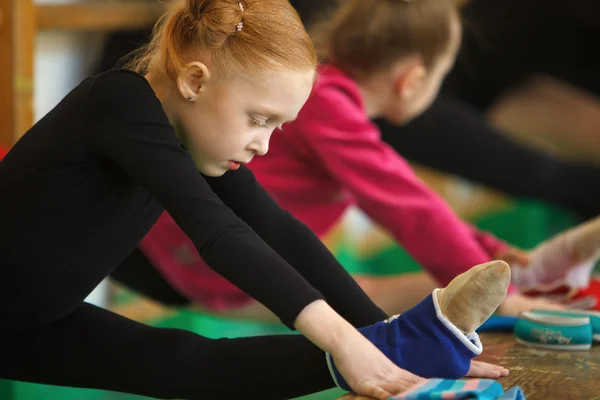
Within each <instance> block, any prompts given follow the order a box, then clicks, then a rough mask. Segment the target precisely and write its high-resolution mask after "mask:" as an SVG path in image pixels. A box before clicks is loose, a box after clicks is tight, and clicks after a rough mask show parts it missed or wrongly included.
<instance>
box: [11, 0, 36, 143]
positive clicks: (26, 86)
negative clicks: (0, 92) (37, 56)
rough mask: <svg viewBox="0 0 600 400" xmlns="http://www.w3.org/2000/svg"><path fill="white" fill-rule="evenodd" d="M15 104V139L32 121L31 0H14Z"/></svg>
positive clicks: (33, 10)
mask: <svg viewBox="0 0 600 400" xmlns="http://www.w3.org/2000/svg"><path fill="white" fill-rule="evenodd" d="M14 16H15V21H16V24H15V26H14V27H13V32H15V36H14V42H15V47H16V51H15V59H14V71H15V73H14V79H15V81H14V91H15V92H14V98H13V101H14V104H15V113H16V115H15V120H16V124H15V132H14V133H15V137H14V139H15V140H16V139H18V138H20V137H21V135H23V134H24V133H25V132H26V131H27V130H28V129H29V128H31V126H32V125H33V103H34V101H33V68H34V67H33V58H34V51H35V38H36V27H35V6H34V5H33V0H16V1H15V13H14Z"/></svg>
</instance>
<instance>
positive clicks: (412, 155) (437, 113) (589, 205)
mask: <svg viewBox="0 0 600 400" xmlns="http://www.w3.org/2000/svg"><path fill="white" fill-rule="evenodd" d="M376 123H377V125H378V126H379V128H380V130H381V133H382V138H383V140H385V141H386V142H387V143H388V144H390V145H391V146H392V147H394V148H395V149H396V151H398V152H399V153H400V154H402V155H403V156H404V157H406V158H407V159H409V160H411V161H414V162H417V163H421V164H424V165H427V166H429V167H432V168H435V169H438V170H441V171H445V172H449V173H452V174H455V175H459V176H462V177H465V178H468V179H470V180H472V181H475V182H479V183H482V184H484V185H488V186H491V187H493V188H495V189H497V190H500V191H503V192H505V193H508V194H510V195H513V196H519V197H530V198H536V199H539V200H544V201H548V202H551V203H554V204H557V205H560V206H564V207H569V208H571V209H573V210H575V211H577V212H579V213H580V214H581V215H582V216H584V217H592V216H595V215H597V214H598V213H600V185H594V184H592V182H600V168H597V167H593V166H590V165H586V164H577V163H569V162H563V161H560V160H558V159H557V158H555V157H552V156H549V155H547V154H545V153H543V152H539V151H537V150H534V149H532V148H529V147H526V146H522V145H520V144H518V143H516V142H514V141H513V140H512V139H510V138H509V137H508V136H506V135H504V134H502V133H500V132H498V131H497V130H496V129H494V128H493V127H492V126H491V125H490V124H489V123H488V122H487V121H486V120H485V119H484V118H482V116H481V113H479V112H478V111H476V110H475V109H473V108H472V107H470V106H468V105H467V104H464V103H462V102H461V101H459V100H457V99H456V98H452V97H449V96H447V95H441V96H440V97H439V98H438V100H437V101H436V102H435V103H434V104H433V106H432V107H431V109H430V110H429V111H428V112H427V113H425V114H423V115H422V116H421V117H419V118H417V119H415V120H414V121H412V122H411V123H410V124H408V125H405V126H402V127H398V126H395V125H392V124H390V123H388V122H386V121H384V120H377V121H376Z"/></svg>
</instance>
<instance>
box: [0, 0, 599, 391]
mask: <svg viewBox="0 0 600 400" xmlns="http://www.w3.org/2000/svg"><path fill="white" fill-rule="evenodd" d="M485 1H486V0H481V2H482V3H483V2H485ZM467 2H468V1H461V2H460V3H467ZM575 2H577V1H575ZM167 3H168V1H167V2H159V1H155V0H149V1H142V0H91V1H85V0H81V1H77V0H75V1H73V0H71V1H68V0H38V1H32V0H0V122H1V129H0V146H2V147H5V148H10V146H11V145H12V144H13V143H14V142H15V141H16V140H18V138H19V137H20V135H22V134H23V133H24V132H25V131H26V130H27V129H28V128H29V127H30V126H31V125H32V124H33V123H34V122H35V121H37V120H39V119H40V118H42V117H43V116H44V115H45V114H46V113H47V112H48V111H49V110H51V109H52V108H53V107H54V106H55V105H56V104H57V103H58V102H59V101H60V100H61V99H62V98H63V97H64V96H65V95H66V94H67V93H68V92H69V91H70V90H71V89H72V88H73V87H75V86H76V85H77V84H79V83H80V82H81V81H82V80H83V79H84V78H85V77H87V76H89V75H91V74H94V73H97V72H99V71H100V70H102V69H105V68H107V64H108V65H109V64H111V63H113V64H114V62H115V61H116V60H118V59H119V58H120V57H122V56H124V55H125V54H126V52H125V53H122V54H119V51H118V50H117V49H116V48H115V47H114V40H117V39H115V37H116V36H115V35H117V34H125V36H124V37H126V38H127V39H121V40H125V41H126V43H124V48H127V47H135V46H136V45H137V44H139V43H142V42H143V41H144V40H145V33H144V32H147V30H148V29H149V28H151V26H152V25H153V23H154V22H155V21H156V20H157V18H158V17H159V16H160V15H161V14H162V13H163V12H164V10H165V8H166V7H168V4H167ZM298 3H301V2H298ZM561 7H569V5H568V4H566V3H565V4H563V5H562V6H561ZM530 17H531V18H536V15H535V14H532V15H531V16H530ZM499 18H500V17H499ZM503 23H506V24H510V20H506V21H503ZM532 29H533V28H532ZM556 29H561V27H560V26H556ZM111 40H113V42H110V41H111ZM136 40H137V41H138V42H137V43H136ZM110 43H112V44H111V46H112V47H110V46H109V44H110ZM107 49H109V50H107ZM111 51H112V53H111ZM108 68H110V66H108ZM540 72H542V71H540ZM489 79H493V76H490V77H489ZM597 79H600V78H597ZM486 118H487V119H488V121H490V122H491V123H492V124H493V125H494V126H497V127H500V128H502V132H504V133H505V134H506V135H509V136H510V137H511V138H512V139H514V140H516V141H518V142H520V143H522V144H524V145H525V146H529V147H533V148H536V149H538V150H540V151H543V152H545V153H547V154H550V155H552V156H553V157H556V158H557V159H559V160H565V161H569V162H576V163H585V164H589V165H599V164H600V135H599V134H598V132H597V130H598V127H600V102H599V100H598V98H597V97H596V96H595V95H594V94H592V92H589V91H587V90H586V89H585V88H582V87H581V86H576V85H573V84H572V83H569V82H567V81H565V80H562V79H561V78H560V77H556V76H551V75H549V74H545V73H539V74H532V75H531V76H530V77H528V79H526V80H524V81H522V82H519V84H518V85H515V86H512V87H511V88H510V90H506V91H504V92H503V93H502V94H501V95H500V96H497V97H496V98H495V99H494V101H493V104H491V106H490V107H488V108H487V110H486ZM431 146H432V148H433V147H435V144H434V143H432V144H431ZM506 162H507V163H510V159H507V160H506ZM413 165H414V167H415V168H416V169H417V171H418V172H419V175H420V176H421V177H422V178H423V179H424V180H425V181H426V182H427V183H429V184H430V185H431V186H432V187H433V188H434V189H435V190H436V191H437V192H438V193H440V194H441V195H442V196H443V197H444V198H445V199H446V200H447V201H448V202H449V203H450V204H451V206H452V207H453V208H454V210H455V211H456V212H457V213H458V214H459V215H461V216H462V217H464V218H466V219H468V220H470V221H472V222H474V223H475V224H476V225H478V226H479V227H481V228H484V229H487V230H489V231H491V232H493V233H495V234H496V235H498V236H499V237H501V238H503V239H506V240H509V241H510V242H511V243H513V244H514V245H517V246H520V247H522V248H526V249H529V248H532V247H534V246H535V245H536V244H537V243H539V242H540V241H542V240H544V239H546V238H548V237H549V236H551V235H553V234H554V233H556V232H558V231H561V230H563V229H565V228H567V227H569V226H572V225H574V224H576V223H578V222H580V221H581V220H582V216H581V215H580V214H579V213H578V212H577V210H573V209H569V208H567V207H563V206H560V205H556V204H550V203H546V202H544V201H543V200H540V199H531V198H521V197H515V196H509V195H506V194H503V193H501V192H499V191H497V190H494V189H492V188H488V187H486V186H483V185H481V184H477V183H474V182H472V181H470V180H468V179H466V178H464V177H459V176H456V175H452V174H450V173H447V172H443V171H440V170H436V169H433V168H431V167H427V166H424V165H421V164H420V163H418V162H414V163H413ZM598 184H599V182H589V185H596V186H597V185H598ZM597 201H598V202H599V204H600V199H597ZM326 243H327V245H328V246H329V247H330V248H331V249H332V251H334V252H335V253H336V255H337V256H338V257H339V259H340V260H341V261H342V263H343V264H344V265H345V266H346V267H347V268H348V269H349V270H350V271H352V272H354V273H358V274H360V273H365V274H369V275H380V276H385V275H386V274H394V273H397V271H396V269H397V268H398V265H402V266H403V271H411V270H418V269H419V268H420V267H419V266H418V265H417V264H416V263H415V262H414V261H413V260H412V259H411V258H410V257H409V256H408V255H407V254H406V253H405V252H404V251H403V250H402V249H401V248H399V247H398V246H397V245H395V244H394V241H393V240H392V239H391V238H390V236H389V235H388V234H387V233H386V232H385V231H384V230H382V229H380V228H379V227H378V226H376V225H375V224H373V223H372V222H371V221H369V219H368V218H367V217H366V216H364V215H363V214H362V213H361V212H360V211H359V210H355V209H354V210H352V211H351V212H349V213H347V214H346V215H345V217H344V218H343V220H342V221H341V222H340V224H339V226H338V227H337V228H336V229H334V230H333V231H332V232H331V233H330V235H329V237H328V238H327V239H326ZM88 301H90V302H92V303H94V304H97V305H100V306H102V307H107V308H110V309H113V310H115V311H116V312H118V313H120V314H122V315H125V316H127V317H129V318H132V319H135V320H138V321H143V322H147V323H150V324H155V325H158V326H171V327H180V328H184V329H190V330H193V331H195V332H198V333H200V334H203V335H205V336H209V337H223V336H226V337H236V336H244V335H256V334H272V333H288V332H287V330H286V329H284V328H283V327H281V326H278V325H274V324H260V323H253V322H244V321H234V320H228V319H225V318H222V317H219V316H218V315H208V314H202V313H199V312H192V311H181V310H174V309H169V308H165V307H162V306H160V305H158V304H156V303H154V302H152V301H150V300H147V299H145V298H143V297H141V296H137V295H136V294H134V293H132V292H129V291H127V290H125V289H124V288H121V287H119V286H118V285H116V284H113V283H111V282H109V281H106V282H105V283H103V284H102V285H101V286H100V287H98V288H97V290H96V291H95V292H94V293H93V294H92V295H90V297H89V299H88ZM335 393H337V392H335ZM333 397H334V392H333V391H332V392H329V393H324V394H320V395H314V396H310V398H312V399H320V398H321V399H332V398H333ZM136 398H137V399H139V397H135V396H129V395H122V394H117V393H108V392H101V391H93V390H79V389H70V388H56V387H50V386H44V385H32V384H25V383H17V382H9V381H2V380H0V400H33V399H44V400H59V399H60V400H71V399H73V400H75V399H90V400H91V399H94V400H117V399H119V400H125V399H127V400H133V399H136Z"/></svg>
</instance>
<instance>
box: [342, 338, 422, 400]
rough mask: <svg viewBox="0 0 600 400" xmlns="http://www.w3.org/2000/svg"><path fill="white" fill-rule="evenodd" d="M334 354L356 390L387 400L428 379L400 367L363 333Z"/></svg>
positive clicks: (343, 372) (347, 380) (348, 339)
mask: <svg viewBox="0 0 600 400" xmlns="http://www.w3.org/2000/svg"><path fill="white" fill-rule="evenodd" d="M357 333H358V332H357ZM331 354H332V356H333V359H334V360H335V365H336V367H337V368H338V370H339V372H340V373H341V374H342V376H343V377H344V379H345V380H346V383H348V385H349V386H350V387H351V388H352V390H353V391H354V392H355V393H358V394H361V395H364V396H369V397H371V398H373V399H380V400H386V399H388V398H390V397H392V396H393V395H394V394H396V393H401V392H404V391H406V390H408V389H410V388H411V387H412V386H414V385H415V384H417V383H419V382H422V381H423V380H424V379H423V378H420V377H418V376H416V375H414V374H412V373H410V372H408V371H406V370H403V369H401V368H398V367H397V366H396V365H394V363H392V362H391V361H390V360H389V359H388V358H387V357H386V356H385V355H383V353H381V352H380V351H379V350H378V349H377V348H376V347H375V346H374V345H373V344H371V342H369V341H368V340H367V339H365V338H364V337H363V336H362V335H361V334H360V333H358V335H357V336H354V335H352V336H350V337H348V338H347V341H346V342H345V343H344V344H343V345H341V346H340V347H339V349H337V351H335V352H334V353H331Z"/></svg>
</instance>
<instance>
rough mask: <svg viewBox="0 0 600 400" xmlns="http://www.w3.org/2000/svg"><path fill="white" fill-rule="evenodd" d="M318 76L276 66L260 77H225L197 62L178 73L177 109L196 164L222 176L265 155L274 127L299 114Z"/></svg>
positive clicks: (201, 168)
mask: <svg viewBox="0 0 600 400" xmlns="http://www.w3.org/2000/svg"><path fill="white" fill-rule="evenodd" d="M193 64H196V65H193ZM314 77H315V71H314V70H309V71H305V72H296V71H286V70H283V69H273V70H272V71H269V73H268V74H263V75H261V76H260V77H257V76H254V77H248V76H243V75H237V76H235V77H231V78H226V79H223V78H220V77H218V76H216V74H214V73H213V74H211V73H210V72H209V70H208V68H207V67H206V66H205V65H204V64H201V63H192V65H191V67H190V68H188V69H187V70H186V72H184V73H183V74H181V75H180V76H179V78H178V85H177V86H178V89H179V90H178V92H179V93H178V94H179V96H178V97H179V99H178V101H177V104H176V110H175V112H174V113H173V114H174V115H175V121H174V122H175V123H176V125H177V128H179V129H180V131H179V135H180V138H181V140H182V142H183V143H184V145H185V146H186V148H187V150H188V151H189V152H190V154H191V155H192V158H193V159H194V162H195V163H196V167H197V168H198V169H199V170H200V172H202V173H203V174H205V175H208V176H220V175H222V174H224V173H225V172H227V171H228V170H236V169H238V168H239V167H240V165H241V164H246V163H248V162H250V161H251V160H252V158H253V157H254V156H256V155H258V156H262V155H265V154H266V153H267V151H268V149H269V139H270V138H271V134H272V133H273V130H274V129H275V128H277V127H280V126H281V125H282V124H284V123H285V122H288V121H291V120H293V119H295V118H296V116H297V115H298V112H299V111H300V109H301V108H302V106H303V105H304V103H305V102H306V100H307V99H308V96H309V95H310V92H311V89H312V85H313V81H314Z"/></svg>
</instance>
